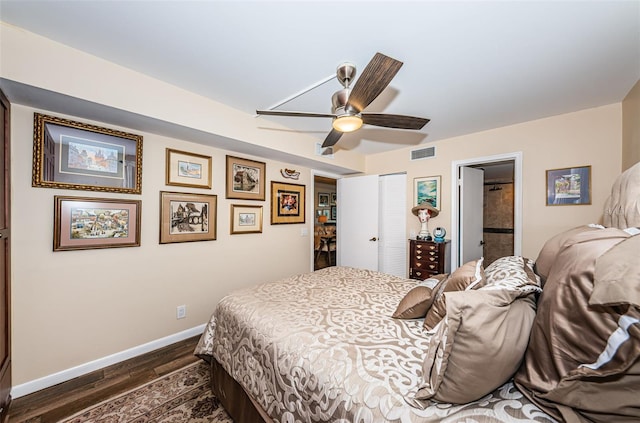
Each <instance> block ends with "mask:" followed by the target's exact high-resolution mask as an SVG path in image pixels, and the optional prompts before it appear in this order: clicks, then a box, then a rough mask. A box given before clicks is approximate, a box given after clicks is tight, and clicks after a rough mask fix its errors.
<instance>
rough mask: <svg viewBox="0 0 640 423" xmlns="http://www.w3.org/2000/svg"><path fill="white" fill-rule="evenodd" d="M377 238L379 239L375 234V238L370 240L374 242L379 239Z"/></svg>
mask: <svg viewBox="0 0 640 423" xmlns="http://www.w3.org/2000/svg"><path fill="white" fill-rule="evenodd" d="M377 240H378V238H376V237H375V236H374V237H373V238H371V239H370V240H369V241H374V242H375V241H377Z"/></svg>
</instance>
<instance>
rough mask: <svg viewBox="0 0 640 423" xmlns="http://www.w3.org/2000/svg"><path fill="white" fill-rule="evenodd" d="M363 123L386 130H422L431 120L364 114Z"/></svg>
mask: <svg viewBox="0 0 640 423" xmlns="http://www.w3.org/2000/svg"><path fill="white" fill-rule="evenodd" d="M360 116H362V121H363V122H364V123H366V124H367V125H375V126H384V127H386V128H399V129H422V128H423V127H424V126H425V125H426V124H427V123H429V119H426V118H420V117H413V116H404V115H390V114H388V113H362V114H361V115H360Z"/></svg>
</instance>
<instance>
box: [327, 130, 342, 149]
mask: <svg viewBox="0 0 640 423" xmlns="http://www.w3.org/2000/svg"><path fill="white" fill-rule="evenodd" d="M341 136H342V132H340V131H336V130H335V129H332V130H331V132H329V135H327V138H325V140H324V142H323V143H322V148H327V147H332V146H334V145H335V144H336V143H337V142H338V140H339V139H340V137H341Z"/></svg>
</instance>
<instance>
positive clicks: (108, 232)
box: [53, 195, 142, 251]
mask: <svg viewBox="0 0 640 423" xmlns="http://www.w3.org/2000/svg"><path fill="white" fill-rule="evenodd" d="M141 207H142V202H141V201H140V200H116V199H111V198H88V197H66V196H60V195H56V196H55V197H54V225H53V251H65V250H89V249H94V248H114V247H139V246H140V218H141V210H140V208H141Z"/></svg>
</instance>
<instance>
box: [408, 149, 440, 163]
mask: <svg viewBox="0 0 640 423" xmlns="http://www.w3.org/2000/svg"><path fill="white" fill-rule="evenodd" d="M435 155H436V148H435V147H427V148H420V149H418V150H411V160H421V159H428V158H430V157H435Z"/></svg>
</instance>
